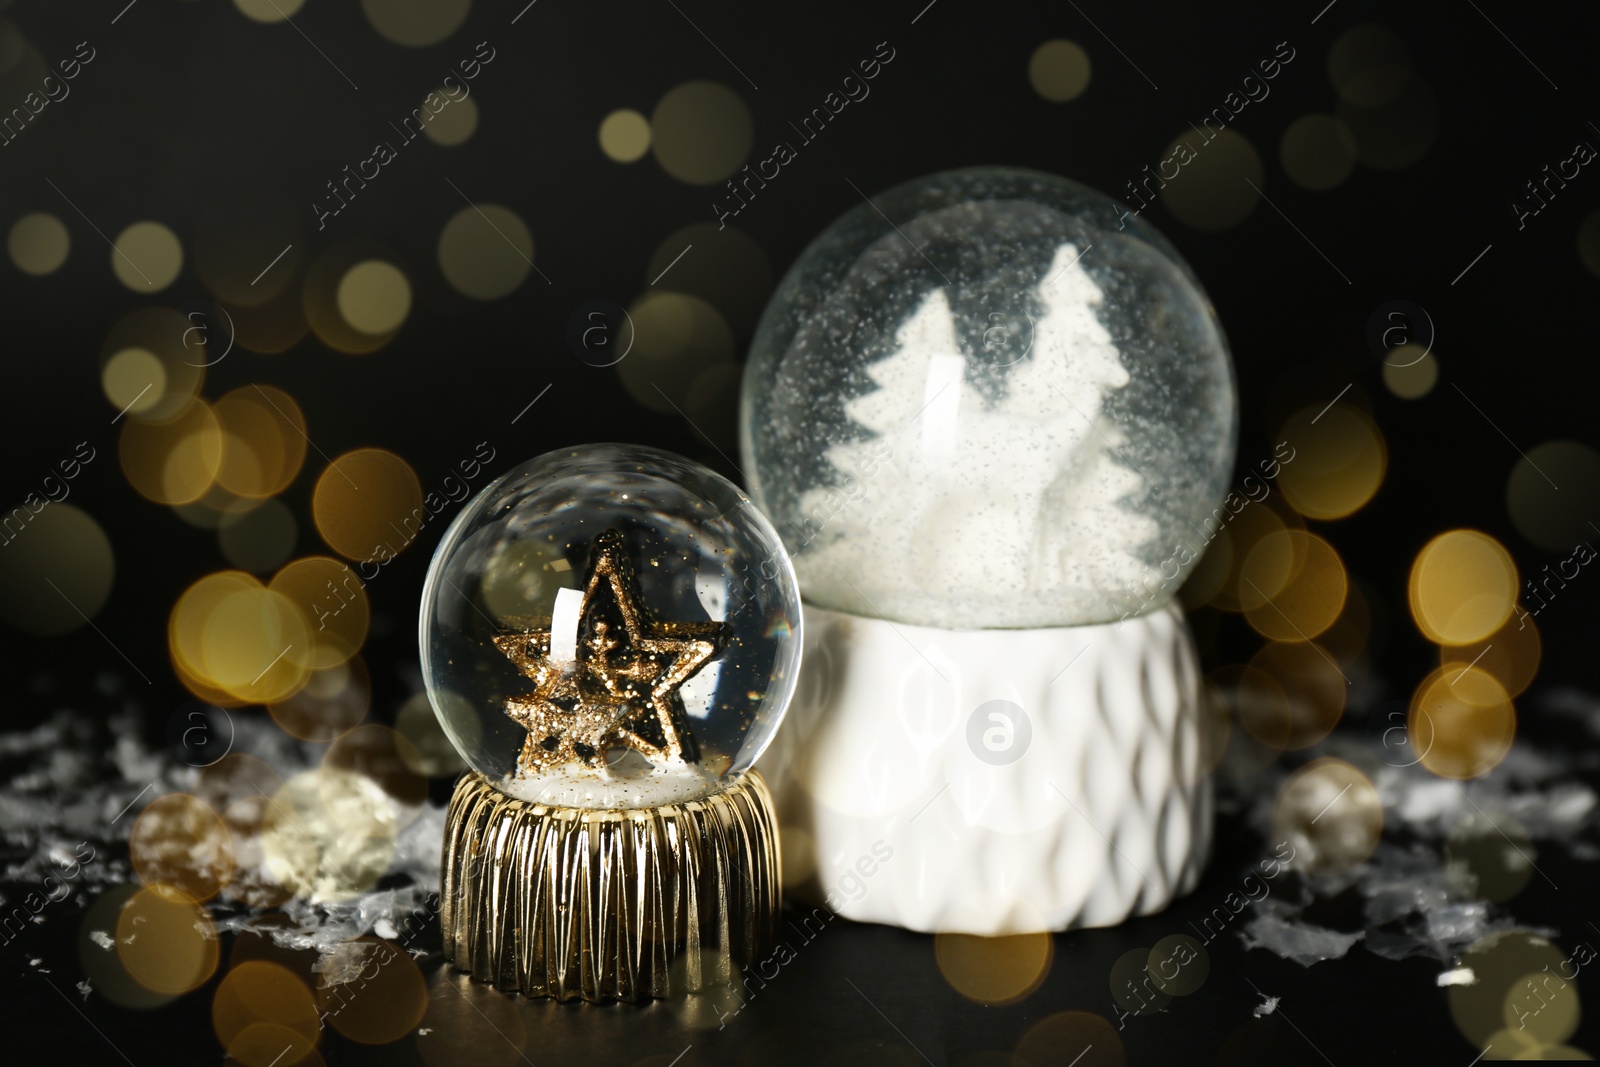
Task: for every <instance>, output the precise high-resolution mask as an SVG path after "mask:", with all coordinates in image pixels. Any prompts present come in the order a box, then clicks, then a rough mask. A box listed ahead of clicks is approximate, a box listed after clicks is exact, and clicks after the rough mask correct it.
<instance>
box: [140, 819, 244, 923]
mask: <svg viewBox="0 0 1600 1067" xmlns="http://www.w3.org/2000/svg"><path fill="white" fill-rule="evenodd" d="M128 857H129V861H130V862H131V863H132V865H133V871H134V873H135V874H136V875H138V877H139V881H140V882H143V883H144V884H145V885H147V886H152V887H154V888H156V889H159V890H162V891H163V892H167V891H170V892H172V893H174V894H176V895H178V896H179V897H181V898H182V899H185V900H189V901H194V902H199V901H206V900H210V899H211V898H212V897H214V896H216V895H217V894H218V893H220V892H222V887H223V886H225V885H227V884H228V879H229V878H230V877H231V876H232V874H233V835H232V834H231V833H229V832H228V828H227V827H226V826H224V825H223V823H222V817H221V816H220V815H218V814H217V812H216V811H215V809H213V808H212V807H211V805H210V804H207V803H206V802H205V801H204V800H201V799H200V798H199V797H194V796H190V795H189V794H187V793H168V794H167V795H166V796H162V797H157V798H156V799H155V800H153V801H151V802H150V803H149V804H147V805H146V806H145V809H144V810H143V811H141V812H140V813H139V817H138V819H137V820H135V821H134V824H133V830H132V832H131V833H130V834H129V835H128Z"/></svg>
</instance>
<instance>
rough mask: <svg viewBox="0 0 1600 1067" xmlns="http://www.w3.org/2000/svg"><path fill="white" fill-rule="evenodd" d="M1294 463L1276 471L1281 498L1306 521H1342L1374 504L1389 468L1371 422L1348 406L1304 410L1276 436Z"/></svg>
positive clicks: (1383, 449) (1286, 423) (1385, 449)
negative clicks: (1291, 452)
mask: <svg viewBox="0 0 1600 1067" xmlns="http://www.w3.org/2000/svg"><path fill="white" fill-rule="evenodd" d="M1278 438H1279V439H1280V440H1284V441H1288V442H1289V444H1290V445H1291V446H1293V448H1294V458H1293V459H1292V460H1291V461H1290V462H1288V463H1285V464H1283V467H1282V469H1281V470H1280V471H1279V472H1278V486H1279V488H1281V489H1282V490H1283V496H1284V499H1285V500H1287V501H1288V502H1289V505H1290V506H1291V507H1293V508H1294V509H1295V510H1296V511H1298V512H1299V513H1300V514H1302V515H1304V516H1306V517H1307V518H1309V519H1342V518H1344V517H1345V516H1347V515H1350V514H1352V513H1354V512H1355V511H1357V510H1358V509H1360V508H1361V507H1362V506H1363V505H1364V504H1366V503H1367V502H1368V501H1369V500H1371V499H1372V497H1373V494H1375V493H1376V492H1377V491H1378V487H1379V486H1380V485H1382V484H1383V476H1384V472H1385V471H1386V470H1387V469H1388V463H1389V458H1388V449H1387V448H1386V446H1385V445H1384V441H1383V435H1382V434H1381V433H1380V432H1379V431H1378V427H1377V425H1376V424H1375V423H1374V422H1373V421H1372V418H1371V417H1370V416H1369V415H1368V414H1367V413H1366V412H1364V411H1362V410H1361V409H1360V408H1357V407H1354V406H1353V405H1351V404H1348V403H1335V404H1333V405H1332V406H1330V407H1325V408H1317V407H1305V408H1301V409H1300V410H1299V411H1297V412H1295V413H1294V414H1293V415H1291V416H1289V418H1288V419H1287V420H1285V422H1284V424H1283V428H1282V429H1281V430H1280V431H1279V433H1278Z"/></svg>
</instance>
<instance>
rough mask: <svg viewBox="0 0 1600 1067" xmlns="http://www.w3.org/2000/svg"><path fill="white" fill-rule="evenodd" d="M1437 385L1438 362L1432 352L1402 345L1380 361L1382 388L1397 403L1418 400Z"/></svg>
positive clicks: (1418, 347)
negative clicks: (1397, 401) (1386, 390)
mask: <svg viewBox="0 0 1600 1067" xmlns="http://www.w3.org/2000/svg"><path fill="white" fill-rule="evenodd" d="M1438 381H1439V361H1438V360H1437V359H1435V358H1434V356H1433V353H1432V352H1428V351H1425V350H1423V349H1422V348H1421V347H1420V346H1418V345H1414V344H1404V345H1401V346H1399V347H1398V348H1396V349H1395V350H1394V351H1393V352H1391V353H1389V356H1388V358H1386V359H1385V360H1384V361H1383V384H1384V385H1385V386H1386V387H1387V388H1388V390H1389V392H1391V393H1393V394H1394V395H1395V396H1397V397H1399V398H1400V399H1401V400H1421V399H1422V398H1423V397H1425V396H1427V395H1428V394H1429V393H1431V392H1433V387H1434V386H1435V385H1436V384H1438Z"/></svg>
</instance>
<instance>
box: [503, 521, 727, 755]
mask: <svg viewBox="0 0 1600 1067" xmlns="http://www.w3.org/2000/svg"><path fill="white" fill-rule="evenodd" d="M623 548H624V544H623V536H622V534H621V533H620V532H619V531H617V530H607V531H605V532H604V533H602V534H600V536H598V537H596V538H595V540H594V546H593V548H592V549H591V553H590V562H589V568H588V572H587V575H586V578H585V581H584V590H583V602H582V605H581V607H580V608H579V610H578V619H577V635H576V636H577V646H576V658H575V659H572V660H564V659H563V660H557V659H554V658H552V656H551V642H552V633H551V630H550V629H549V628H548V627H546V628H541V629H533V630H528V631H525V632H522V633H514V634H502V635H500V636H498V637H496V638H495V639H494V643H495V645H496V647H498V648H499V649H500V651H501V652H502V653H504V654H505V655H506V656H507V657H508V658H509V659H510V660H511V662H512V663H514V664H516V665H517V667H518V669H519V670H521V671H522V673H523V674H524V675H526V676H527V677H528V678H530V679H531V680H532V681H533V683H534V689H533V692H532V693H529V694H527V695H525V696H520V697H512V698H510V699H508V700H507V701H506V707H505V711H506V714H507V715H508V716H510V717H511V718H512V719H513V720H515V721H516V722H517V723H518V724H519V725H521V726H522V727H523V728H524V729H525V730H527V731H528V736H527V739H526V740H525V741H524V742H523V745H522V753H521V755H520V756H519V757H518V760H517V762H518V764H519V765H520V766H521V768H522V770H523V771H524V772H525V773H528V774H538V773H541V772H544V771H547V770H550V769H552V768H555V767H558V766H561V765H563V764H570V763H582V764H584V765H586V766H589V767H596V766H603V765H604V761H605V756H606V753H607V752H608V751H609V750H610V749H612V748H615V747H617V746H619V745H621V746H626V747H629V748H633V749H635V750H636V751H638V752H639V753H641V754H642V755H644V756H646V757H648V758H650V759H652V760H655V761H659V762H675V761H693V760H697V759H698V758H699V752H698V749H697V746H696V745H695V743H694V737H693V735H692V734H690V733H689V731H688V728H687V726H686V724H685V722H684V710H683V698H682V696H681V695H680V694H679V689H680V688H681V687H682V686H683V684H684V683H685V682H686V681H688V680H689V679H690V678H691V677H693V676H694V674H695V673H696V672H697V671H699V670H700V668H701V667H703V666H705V664H706V663H707V662H708V661H709V660H710V659H711V658H712V657H713V656H715V655H716V654H717V652H718V650H719V648H720V646H721V643H722V638H723V634H724V632H725V629H726V628H725V627H724V626H723V624H722V623H718V622H656V621H654V620H653V619H652V617H651V615H650V612H649V610H648V608H647V607H646V606H645V605H644V604H643V602H642V601H641V600H640V598H639V593H638V589H637V587H636V583H635V579H634V575H633V572H632V568H631V567H629V565H628V561H627V557H626V555H625V553H624V551H623Z"/></svg>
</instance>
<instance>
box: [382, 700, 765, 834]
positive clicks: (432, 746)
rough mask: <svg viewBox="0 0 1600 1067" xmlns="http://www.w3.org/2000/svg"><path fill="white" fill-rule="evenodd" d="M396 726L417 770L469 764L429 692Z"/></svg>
mask: <svg viewBox="0 0 1600 1067" xmlns="http://www.w3.org/2000/svg"><path fill="white" fill-rule="evenodd" d="M394 728H395V732H396V733H398V734H399V735H400V736H401V737H403V738H405V740H406V742H407V744H404V745H397V746H395V747H396V749H397V750H398V751H399V753H400V755H401V757H402V758H403V759H405V760H406V766H408V767H410V768H411V769H412V770H413V771H415V772H416V773H417V774H421V775H425V776H427V777H429V778H441V777H445V776H447V775H452V774H459V773H460V772H461V771H462V770H463V769H464V768H465V767H466V762H465V761H464V760H462V758H461V753H459V752H457V751H456V746H455V745H453V744H452V743H451V742H450V738H449V736H448V735H447V734H446V733H445V732H444V728H443V727H441V726H440V725H439V717H438V716H437V715H435V714H434V713H433V704H432V702H431V701H429V699H428V694H427V693H413V694H412V695H411V697H410V698H409V699H407V700H406V702H405V703H404V704H402V705H400V710H399V711H397V712H395V717H394ZM785 861H786V862H787V854H786V855H785Z"/></svg>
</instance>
